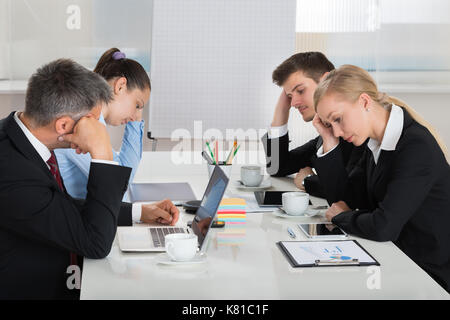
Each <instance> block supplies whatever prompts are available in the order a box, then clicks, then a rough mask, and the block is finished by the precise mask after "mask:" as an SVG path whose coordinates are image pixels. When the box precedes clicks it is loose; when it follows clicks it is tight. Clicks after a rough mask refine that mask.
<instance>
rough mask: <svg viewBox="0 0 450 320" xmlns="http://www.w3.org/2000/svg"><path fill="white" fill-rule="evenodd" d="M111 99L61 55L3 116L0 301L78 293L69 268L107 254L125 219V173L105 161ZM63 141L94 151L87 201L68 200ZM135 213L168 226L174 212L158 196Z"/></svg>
mask: <svg viewBox="0 0 450 320" xmlns="http://www.w3.org/2000/svg"><path fill="white" fill-rule="evenodd" d="M110 100H111V92H110V88H109V85H108V84H107V83H106V82H105V80H104V79H102V78H101V77H100V76H99V75H97V74H95V73H93V72H91V71H89V70H87V69H85V68H84V67H82V66H80V65H78V64H77V63H75V62H73V61H71V60H66V59H60V60H56V61H53V62H51V63H49V64H47V65H44V66H43V67H41V68H39V69H38V70H37V72H36V73H35V74H33V75H32V77H31V78H30V80H29V83H28V89H27V93H26V102H25V111H24V112H13V113H11V114H10V115H9V116H8V117H7V118H5V119H2V120H0V283H1V285H0V299H77V298H78V297H79V290H76V289H72V290H70V289H69V288H68V286H67V277H68V267H69V266H74V265H78V266H82V259H83V257H88V258H92V259H101V258H104V257H106V256H107V255H108V254H109V252H110V250H111V246H112V242H113V240H114V237H115V234H116V229H117V225H118V224H119V225H131V224H132V205H131V204H129V203H122V202H121V199H122V197H123V194H124V192H125V190H126V189H127V184H128V178H129V176H130V171H131V169H130V168H127V167H122V166H118V165H117V163H115V162H114V161H112V160H113V155H112V151H111V150H112V148H111V143H110V139H109V136H108V133H107V131H106V128H105V126H104V125H103V124H101V123H100V122H99V121H98V118H99V115H100V110H101V108H102V105H103V104H105V103H108V102H109V101H110ZM69 147H72V148H74V149H76V150H77V152H79V153H86V152H89V153H90V155H91V156H92V162H91V167H90V174H89V181H88V185H87V198H86V200H79V199H73V198H71V197H70V196H69V195H68V194H67V192H66V190H65V188H64V181H63V180H62V178H61V175H60V173H59V169H58V164H57V162H56V158H55V155H54V153H53V150H54V149H56V148H69ZM139 209H140V207H139ZM134 215H135V216H137V217H138V219H139V220H141V221H143V222H152V221H157V222H162V223H166V224H172V225H173V224H175V223H176V221H177V220H178V215H179V212H178V209H177V208H176V207H175V206H174V205H173V204H172V203H171V202H170V201H168V200H164V201H161V202H158V203H155V204H151V205H144V206H142V212H135V213H134Z"/></svg>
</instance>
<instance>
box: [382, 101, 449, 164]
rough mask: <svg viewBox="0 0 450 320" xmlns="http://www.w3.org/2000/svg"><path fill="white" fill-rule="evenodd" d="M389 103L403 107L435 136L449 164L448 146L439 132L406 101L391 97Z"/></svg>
mask: <svg viewBox="0 0 450 320" xmlns="http://www.w3.org/2000/svg"><path fill="white" fill-rule="evenodd" d="M389 101H390V103H393V104H395V105H397V106H399V107H403V108H404V109H405V110H406V111H407V112H408V113H409V115H410V116H411V117H412V118H413V119H414V120H415V121H416V122H417V123H419V124H420V125H422V126H424V127H425V128H427V129H428V131H430V133H431V134H432V135H433V137H434V139H435V140H436V142H437V143H438V145H439V147H440V148H441V150H442V152H443V153H444V156H445V159H447V162H449V154H448V149H447V146H446V145H445V143H444V141H443V140H442V138H441V136H440V135H439V133H438V132H437V130H436V129H435V128H434V127H433V126H432V125H431V124H430V123H429V122H428V121H426V120H425V119H424V118H423V117H422V116H421V115H420V114H419V113H418V112H417V111H416V110H414V109H413V108H411V107H410V106H409V105H408V104H406V103H405V102H404V101H402V100H400V99H398V98H396V97H392V96H390V97H389Z"/></svg>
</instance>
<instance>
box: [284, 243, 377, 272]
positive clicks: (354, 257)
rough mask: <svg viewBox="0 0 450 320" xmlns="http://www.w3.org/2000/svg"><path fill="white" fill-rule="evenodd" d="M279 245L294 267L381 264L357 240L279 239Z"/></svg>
mask: <svg viewBox="0 0 450 320" xmlns="http://www.w3.org/2000/svg"><path fill="white" fill-rule="evenodd" d="M277 245H278V247H279V248H280V250H281V252H283V253H284V255H285V256H286V258H287V259H288V261H289V262H290V264H291V266H292V267H293V268H298V267H341V266H372V265H376V266H379V265H380V263H379V262H378V261H377V260H376V259H375V258H374V257H373V256H372V255H371V254H370V253H369V252H367V251H366V249H364V248H363V247H362V246H361V245H360V244H359V243H358V241H356V240H334V241H332V240H329V241H279V242H277Z"/></svg>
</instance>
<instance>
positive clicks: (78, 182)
mask: <svg viewBox="0 0 450 320" xmlns="http://www.w3.org/2000/svg"><path fill="white" fill-rule="evenodd" d="M94 72H95V73H98V74H99V75H101V76H102V77H103V78H105V80H106V81H107V82H108V84H109V85H110V87H111V90H112V94H113V101H111V102H110V103H108V104H105V105H104V106H103V107H102V112H101V115H100V119H99V121H100V122H102V123H103V124H105V125H106V124H108V125H111V126H119V125H123V124H126V126H125V132H124V136H123V140H122V146H121V148H120V152H115V151H114V150H113V155H114V161H116V162H117V163H119V164H120V165H122V166H127V167H131V168H132V172H131V175H130V181H132V180H133V178H134V174H135V173H136V168H137V166H138V164H139V161H140V160H141V157H142V138H143V133H144V121H143V120H142V109H143V108H144V105H145V104H146V103H147V102H148V100H149V98H150V90H151V85H150V79H149V77H148V75H147V73H146V72H145V70H144V68H143V67H142V66H141V65H140V64H139V63H138V62H136V61H135V60H132V59H128V58H126V56H125V54H124V53H123V52H121V51H120V50H119V49H117V48H111V49H109V50H108V51H106V52H105V53H104V54H103V55H102V56H101V58H100V60H99V61H98V63H97V66H96V67H95V69H94ZM55 153H56V157H57V160H58V165H59V169H60V172H61V175H62V177H63V180H64V184H65V187H66V190H67V192H68V193H69V194H70V195H71V196H72V197H74V198H83V199H84V198H85V197H86V194H87V190H86V186H87V181H88V177H89V167H90V162H91V157H90V155H89V154H81V152H80V150H73V149H58V150H55ZM124 200H128V195H127V193H126V194H125V196H124Z"/></svg>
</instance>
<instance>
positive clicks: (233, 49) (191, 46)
mask: <svg viewBox="0 0 450 320" xmlns="http://www.w3.org/2000/svg"><path fill="white" fill-rule="evenodd" d="M295 8H296V1H295V0H283V1H274V0H188V1H186V0H155V1H154V3H153V26H152V51H151V70H150V76H151V81H152V92H151V98H150V112H149V122H148V123H149V127H148V128H149V129H148V131H149V132H151V135H152V136H153V137H162V138H170V137H171V135H172V133H173V132H174V130H176V129H187V130H188V131H189V132H190V133H191V134H192V137H194V122H195V121H201V130H202V131H203V132H205V131H206V130H208V129H210V128H217V129H219V130H221V131H222V132H223V136H224V137H225V131H226V130H227V129H239V128H241V129H243V130H248V129H256V130H259V129H266V128H267V127H268V126H269V125H270V122H271V120H272V117H273V111H274V107H275V104H276V101H277V99H278V96H279V94H280V92H281V91H280V88H278V87H277V86H276V85H275V84H273V83H272V72H273V70H274V69H275V68H276V67H277V66H278V65H279V64H280V63H281V62H282V61H284V60H285V59H286V58H288V57H289V56H291V55H292V54H293V53H294V50H295ZM198 124H199V123H198V122H197V129H198Z"/></svg>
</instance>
